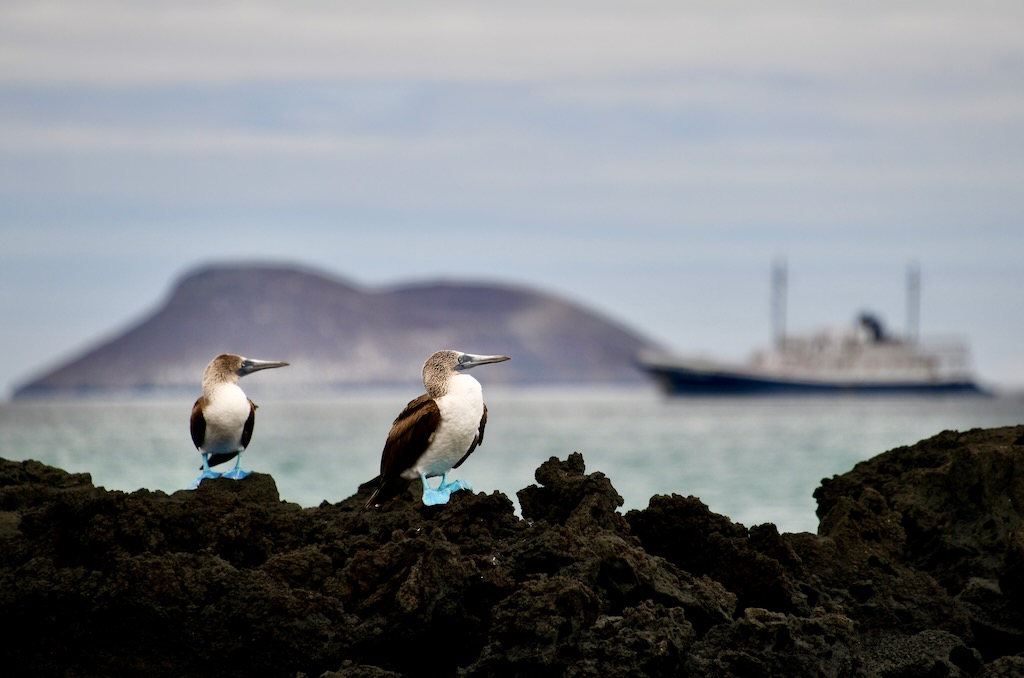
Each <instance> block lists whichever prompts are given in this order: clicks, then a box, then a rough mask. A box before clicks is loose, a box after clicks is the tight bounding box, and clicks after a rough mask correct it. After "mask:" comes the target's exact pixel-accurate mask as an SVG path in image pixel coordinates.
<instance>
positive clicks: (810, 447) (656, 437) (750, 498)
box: [0, 383, 1024, 532]
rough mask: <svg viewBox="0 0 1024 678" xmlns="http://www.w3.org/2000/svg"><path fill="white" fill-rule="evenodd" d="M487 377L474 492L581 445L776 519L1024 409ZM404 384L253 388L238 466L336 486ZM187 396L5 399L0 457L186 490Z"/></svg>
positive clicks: (660, 486)
mask: <svg viewBox="0 0 1024 678" xmlns="http://www.w3.org/2000/svg"><path fill="white" fill-rule="evenodd" d="M484 389H485V397H486V400H487V405H488V412H489V418H488V425H487V431H486V436H485V439H484V444H483V445H482V446H481V447H480V448H478V449H477V451H476V452H475V453H474V454H473V455H472V456H471V457H470V458H469V460H467V461H466V463H465V464H464V465H463V466H462V467H461V468H459V469H458V470H457V471H455V472H454V473H453V475H452V477H458V478H464V479H468V480H470V481H471V482H472V484H473V487H474V488H475V490H476V491H482V492H488V493H489V492H492V491H495V490H497V491H500V492H503V493H505V494H506V495H508V496H509V498H510V499H512V500H513V502H516V503H517V500H516V492H517V491H518V490H520V489H522V488H523V487H526V486H528V485H530V484H533V483H534V482H535V480H534V471H535V470H536V468H537V467H538V466H539V465H540V464H541V463H542V462H543V461H545V460H547V459H548V458H550V457H552V456H554V457H558V458H560V459H565V458H566V457H567V456H568V455H569V454H570V453H572V452H580V453H581V454H582V455H583V457H584V460H585V462H586V465H587V471H588V472H590V471H600V472H603V473H605V474H606V475H607V476H608V477H609V478H610V479H611V481H612V484H613V485H614V486H615V488H616V490H618V492H619V494H620V495H622V497H623V499H624V505H623V509H622V510H623V511H626V510H629V509H633V508H644V507H646V506H647V503H648V500H649V499H650V497H651V496H652V495H654V494H671V493H676V494H680V495H683V496H687V495H694V496H696V497H699V498H700V499H701V500H702V501H703V502H704V503H705V504H707V505H708V506H709V507H710V508H711V510H713V511H715V512H717V513H721V514H724V515H727V516H729V517H730V518H731V519H732V520H734V521H736V522H740V523H743V524H744V525H747V526H751V525H756V524H760V523H765V522H771V523H775V525H777V526H778V528H779V530H781V531H784V532H800V531H808V532H815V531H816V530H817V525H818V521H817V517H816V515H815V509H816V503H815V501H814V498H813V496H812V493H813V492H814V490H815V488H817V487H818V485H819V484H820V482H821V479H822V478H826V477H831V476H832V475H836V474H841V473H845V472H846V471H848V470H850V469H851V468H852V467H853V466H854V464H856V463H857V462H858V461H861V460H864V459H868V458H870V457H872V456H874V455H876V454H879V453H881V452H884V451H886V450H889V449H892V448H894V447H898V446H901V445H909V444H912V443H915V442H917V441H918V440H921V439H924V438H927V437H930V436H932V435H935V434H937V433H939V432H941V431H944V430H960V431H964V430H968V429H971V428H977V427H983V428H988V427H995V426H1005V425H1015V424H1020V423H1024V397H1022V396H1000V397H979V396H939V397H907V396H898V397H897V396H891V397H880V396H875V397H849V396H840V397H834V396H832V397H795V398H729V397H715V398H678V399H669V398H664V397H662V396H661V395H660V394H659V393H657V392H655V391H654V390H653V389H630V390H601V389H596V390H595V389H571V390H546V389H525V390H520V389H495V388H488V387H487V385H486V383H485V385H484ZM415 395H416V394H415V393H407V392H402V393H399V392H375V393H369V394H347V395H342V396H332V397H327V398H316V399H296V398H283V397H280V396H276V397H265V396H261V397H259V398H258V399H257V398H256V396H254V399H256V400H257V402H258V403H259V404H260V409H259V411H258V413H257V419H256V432H255V435H254V437H253V441H252V443H251V444H250V446H249V449H248V450H247V451H246V453H245V455H244V457H243V467H244V468H246V469H251V470H256V471H260V472H263V473H269V474H271V475H272V476H273V477H274V479H275V481H276V483H277V486H278V489H279V491H280V494H281V498H282V499H284V500H286V501H290V502H295V503H298V504H300V505H302V506H317V505H319V504H320V503H321V502H324V501H327V502H337V501H340V500H342V499H344V498H346V497H348V496H350V495H351V494H353V493H354V492H355V490H356V487H357V485H358V484H359V483H361V482H363V481H365V480H368V479H370V478H372V477H373V476H375V475H376V473H377V471H378V467H379V464H380V451H381V448H382V447H383V443H384V439H385V437H386V436H387V433H388V430H389V429H390V426H391V422H392V420H393V419H394V417H395V415H397V414H398V412H399V411H400V410H401V408H402V407H403V406H404V405H405V403H406V402H407V401H408V400H410V399H411V398H412V397H413V396H415ZM193 399H194V398H192V397H189V398H181V399H140V400H125V399H119V400H113V401H109V402H104V401H96V400H81V401H76V400H65V401H14V402H2V403H0V456H2V457H4V458H7V459H12V460H24V459H36V460H39V461H42V462H44V463H46V464H50V465H53V466H57V467H59V468H62V469H65V470H67V471H71V472H81V473H89V474H91V476H92V479H93V482H94V483H95V484H96V485H98V486H102V487H105V488H107V489H109V490H121V491H125V492H132V491H135V490H137V489H140V488H146V489H150V490H162V491H165V492H168V493H170V492H174V491H177V490H182V489H184V488H186V487H188V486H189V485H190V484H191V482H192V481H193V480H194V479H195V478H196V476H197V475H198V467H199V463H200V458H199V454H198V453H197V452H196V451H195V448H194V447H193V446H192V441H191V439H190V438H189V431H188V416H189V412H190V411H191V406H192V401H193ZM221 468H222V470H226V468H227V467H221ZM242 482H244V481H242ZM435 482H436V481H435ZM517 506H518V503H517Z"/></svg>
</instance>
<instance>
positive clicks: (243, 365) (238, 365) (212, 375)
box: [203, 353, 288, 383]
mask: <svg viewBox="0 0 1024 678" xmlns="http://www.w3.org/2000/svg"><path fill="white" fill-rule="evenodd" d="M287 365H288V363H285V362H281V361H278V360H256V359H254V358H244V357H242V356H240V355H235V354H233V353H222V354H221V355H219V356H217V357H216V358H214V359H213V360H211V361H210V364H209V365H207V366H206V370H205V371H204V372H203V382H207V381H212V382H218V381H226V382H230V383H234V382H237V381H238V380H239V378H240V377H244V376H245V375H247V374H252V373H253V372H258V371H260V370H267V369H270V368H273V367H285V366H287Z"/></svg>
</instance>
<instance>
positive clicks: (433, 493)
mask: <svg viewBox="0 0 1024 678" xmlns="http://www.w3.org/2000/svg"><path fill="white" fill-rule="evenodd" d="M451 496H452V492H451V490H443V489H440V488H439V489H436V490H434V489H431V488H429V487H424V488H423V503H424V504H426V505H427V506H437V505H438V504H447V503H448V499H449V497H451Z"/></svg>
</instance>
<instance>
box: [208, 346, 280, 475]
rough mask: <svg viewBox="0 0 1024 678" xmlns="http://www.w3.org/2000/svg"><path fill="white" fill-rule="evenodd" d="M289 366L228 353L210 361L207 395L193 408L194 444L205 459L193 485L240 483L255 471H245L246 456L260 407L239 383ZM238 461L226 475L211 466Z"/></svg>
mask: <svg viewBox="0 0 1024 678" xmlns="http://www.w3.org/2000/svg"><path fill="white" fill-rule="evenodd" d="M287 364H288V363H283V362H279V361H275V360H254V359H252V358H243V357H242V356H240V355H233V354H230V353H225V354H222V355H219V356H217V357H216V358H214V359H213V360H211V361H210V364H209V365H207V366H206V370H205V371H204V372H203V395H201V396H199V399H198V400H196V403H195V405H193V406H192V418H191V422H190V428H191V430H192V442H193V443H195V445H196V448H197V449H198V450H199V452H200V454H202V456H203V465H202V466H201V467H200V469H201V470H202V473H201V474H200V475H199V477H198V478H197V479H196V481H195V483H193V484H192V487H193V488H196V487H198V486H199V483H201V482H203V480H204V479H205V478H220V477H223V478H232V479H234V480H240V479H242V478H244V477H246V476H247V475H249V473H251V471H243V470H242V469H241V466H242V452H243V451H244V450H245V448H246V447H248V446H249V441H250V440H251V439H252V429H253V426H254V425H255V424H256V403H254V402H253V401H252V400H250V399H249V398H248V396H246V395H245V393H244V392H243V391H242V389H241V388H239V387H238V380H239V379H240V378H242V377H244V376H245V375H247V374H252V373H253V372H258V371H259V370H266V369H270V368H272V367H284V366H286V365H287ZM234 458H237V459H236V461H235V467H234V468H233V469H231V470H230V471H228V472H226V473H223V474H221V473H217V472H216V471H212V470H210V467H211V466H216V465H217V464H223V463H224V462H226V461H231V459H234Z"/></svg>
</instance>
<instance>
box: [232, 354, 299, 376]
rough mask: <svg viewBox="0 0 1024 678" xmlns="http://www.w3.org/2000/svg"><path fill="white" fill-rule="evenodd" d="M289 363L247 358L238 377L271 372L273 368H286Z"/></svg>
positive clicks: (239, 370) (240, 368)
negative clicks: (266, 371)
mask: <svg viewBox="0 0 1024 678" xmlns="http://www.w3.org/2000/svg"><path fill="white" fill-rule="evenodd" d="M287 365H288V363H282V362H279V361H277V360H255V359H253V358H246V359H244V360H243V361H242V366H241V367H239V368H238V376H240V377H244V376H245V375H247V374H252V373H253V372H259V371H260V370H269V369H270V368H272V367H285V366H287Z"/></svg>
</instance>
